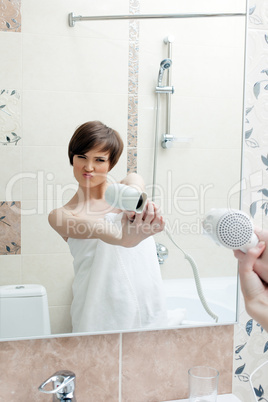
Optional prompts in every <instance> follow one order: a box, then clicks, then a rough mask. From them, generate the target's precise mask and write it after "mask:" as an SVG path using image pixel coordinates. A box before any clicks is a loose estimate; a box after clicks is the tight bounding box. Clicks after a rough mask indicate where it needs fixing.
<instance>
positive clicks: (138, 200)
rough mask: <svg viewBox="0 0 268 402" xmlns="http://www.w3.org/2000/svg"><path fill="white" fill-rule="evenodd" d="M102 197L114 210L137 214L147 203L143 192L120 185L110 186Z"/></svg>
mask: <svg viewBox="0 0 268 402" xmlns="http://www.w3.org/2000/svg"><path fill="white" fill-rule="evenodd" d="M104 196H105V200H106V201H107V202H108V204H110V205H112V206H113V207H114V208H119V209H122V210H126V211H135V212H136V213H138V214H140V213H142V211H143V209H144V207H145V205H146V201H147V194H146V193H145V192H141V191H139V190H137V189H136V188H135V187H131V186H126V185H125V184H121V183H114V184H110V185H109V187H108V188H107V190H106V191H105V195H104Z"/></svg>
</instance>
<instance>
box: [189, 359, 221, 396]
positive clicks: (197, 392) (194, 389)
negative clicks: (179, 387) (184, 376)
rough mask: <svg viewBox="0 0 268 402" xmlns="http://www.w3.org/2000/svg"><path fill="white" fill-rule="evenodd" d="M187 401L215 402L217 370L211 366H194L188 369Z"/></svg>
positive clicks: (217, 379)
mask: <svg viewBox="0 0 268 402" xmlns="http://www.w3.org/2000/svg"><path fill="white" fill-rule="evenodd" d="M188 381H189V402H216V401H217V391H218V381H219V372H218V371H217V370H216V369H215V368H212V367H206V366H196V367H192V368H190V370H189V371H188Z"/></svg>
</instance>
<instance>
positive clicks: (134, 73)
mask: <svg viewBox="0 0 268 402" xmlns="http://www.w3.org/2000/svg"><path fill="white" fill-rule="evenodd" d="M129 11H130V14H138V13H139V11H140V2H139V0H130V1H129ZM138 74H139V21H137V20H130V22H129V56H128V130H127V146H128V149H127V155H128V158H127V171H128V173H130V172H136V171H137V140H138V85H139V77H138Z"/></svg>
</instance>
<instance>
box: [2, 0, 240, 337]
mask: <svg viewBox="0 0 268 402" xmlns="http://www.w3.org/2000/svg"><path fill="white" fill-rule="evenodd" d="M188 3H189V2H188V1H187V2H185V4H180V7H182V10H180V11H187V12H191V11H195V10H197V9H198V7H199V6H198V3H197V2H196V1H192V2H191V3H190V4H188ZM186 4H187V5H186ZM243 4H244V1H243V0H237V1H235V2H231V1H229V2H225V4H224V7H223V6H222V4H221V2H220V1H218V2H211V1H208V0H206V1H204V2H203V4H202V11H208V12H213V11H215V12H217V11H226V10H228V11H243ZM1 5H2V9H1V10H2V11H1V13H2V18H1V27H0V29H1V31H0V50H1V54H2V55H5V57H3V61H2V63H1V71H0V82H1V88H0V122H1V133H0V145H1V147H0V158H1V165H2V175H1V179H0V217H3V216H5V218H4V219H3V220H2V221H1V222H0V224H1V226H0V231H1V232H0V233H1V241H0V273H1V275H0V285H7V284H14V283H41V284H42V285H43V286H45V287H46V289H47V293H48V302H49V311H50V319H51V328H52V332H53V333H62V332H70V331H71V324H70V314H69V310H70V303H71V300H72V293H71V283H72V279H73V268H72V257H71V256H70V253H69V249H68V246H67V244H65V243H64V242H63V241H62V239H61V238H60V237H59V236H58V235H57V234H56V233H55V232H54V231H53V230H51V228H50V226H49V225H48V222H47V215H48V213H49V212H50V211H51V210H52V209H53V208H55V207H58V206H60V205H62V203H64V202H65V201H66V200H68V199H70V197H71V195H72V194H73V193H74V191H75V189H76V182H75V180H74V179H73V175H72V169H71V167H70V166H69V163H68V159H67V146H68V141H69V139H70V137H71V135H72V133H73V131H74V130H75V128H76V127H77V126H78V125H79V124H81V123H83V122H84V121H88V120H91V119H92V120H95V119H99V120H101V121H104V122H105V123H106V124H108V125H110V126H111V127H115V128H116V129H117V130H118V131H119V132H120V133H121V135H122V136H123V139H124V142H125V144H126V147H125V150H124V154H123V157H122V158H121V160H120V162H119V164H118V165H117V166H116V167H115V168H114V169H113V171H112V172H111V177H112V178H115V179H121V178H122V177H123V176H124V175H125V174H126V173H127V172H131V171H138V173H140V174H142V175H143V176H144V178H145V181H146V183H147V185H148V186H147V187H148V188H147V189H148V191H149V193H150V185H151V183H152V166H153V144H154V132H155V131H154V130H155V100H156V96H155V93H154V87H155V84H156V80H157V75H158V69H159V63H160V61H161V60H162V59H163V58H165V57H167V46H166V45H165V44H164V42H163V39H164V37H165V36H166V35H169V34H172V35H173V36H174V38H175V40H174V44H173V67H172V73H171V75H172V84H173V85H174V86H175V93H174V95H172V114H171V131H172V133H174V135H175V136H178V137H186V138H189V139H192V141H190V142H189V143H178V144H175V146H174V149H169V150H163V149H162V148H161V147H160V146H159V149H158V153H159V156H158V160H159V163H158V171H157V180H158V182H157V184H158V190H157V192H156V201H157V203H159V204H160V205H161V207H162V211H163V213H164V216H165V219H166V224H167V226H168V227H169V229H170V230H171V231H172V232H173V235H174V238H175V240H177V241H179V244H180V245H181V246H182V247H183V248H184V249H185V250H186V251H188V252H189V253H190V254H191V255H192V256H193V258H194V259H195V260H196V261H198V262H199V270H200V274H201V275H202V276H211V275H212V272H213V276H214V275H218V276H223V275H227V276H228V275H234V273H235V272H236V262H235V261H234V259H233V257H232V255H231V254H230V253H229V252H228V250H227V251H226V250H225V249H224V248H222V249H219V248H218V247H216V246H215V245H214V244H212V243H210V242H209V241H208V239H206V238H204V236H200V231H201V224H200V223H201V219H200V214H202V213H204V212H205V211H207V210H209V209H210V208H211V207H212V206H214V207H216V206H223V205H225V204H226V198H227V197H228V192H229V190H230V189H231V188H232V187H233V185H234V184H236V183H237V182H238V180H239V174H240V152H241V149H240V145H241V144H240V140H241V139H240V133H241V120H242V104H241V102H240V101H239V100H241V98H242V90H243V74H242V71H243V51H244V46H243V35H244V28H243V26H244V19H243V18H242V19H241V18H228V19H227V18H219V19H215V18H210V19H201V20H198V19H193V20H191V19H189V20H180V21H179V23H178V21H177V20H156V21H148V20H147V21H131V22H129V21H120V22H118V21H105V22H103V21H101V22H97V21H95V22H91V23H88V22H80V23H77V24H76V25H75V27H74V28H70V27H69V26H68V23H67V16H68V13H69V12H72V11H73V12H74V13H75V14H79V13H81V14H82V15H90V14H94V15H103V14H128V13H138V12H141V13H150V12H152V13H154V12H155V13H157V12H165V13H166V12H169V13H172V12H173V13H174V12H177V11H178V10H177V2H176V1H173V0H169V1H168V2H165V7H164V8H163V4H161V2H159V4H158V2H155V1H152V2H148V1H146V2H143V1H138V0H131V1H129V4H128V2H126V1H124V0H117V1H114V2H113V4H111V3H110V2H105V3H104V2H99V3H96V4H94V8H92V6H90V5H89V4H88V2H85V1H83V0H79V1H78V2H76V3H75V9H74V4H73V2H71V1H64V2H60V3H57V5H55V2H53V1H52V0H48V1H46V2H38V1H32V0H22V2H21V4H20V1H14V2H12V3H11V2H9V1H4V0H2V1H1ZM52 9H53V13H52V12H51V10H52ZM20 10H21V13H20ZM21 15H22V17H21ZM211 32H213V33H214V35H211ZM197 33H198V34H197ZM107 66H108V68H107ZM228 69H231V71H232V74H228V73H227V74H226V71H230V70H228ZM239 72H240V74H239ZM219 77H220V79H219ZM162 101H163V98H162V100H161V102H162ZM226 104H228V105H229V106H230V105H231V107H230V108H229V109H228V110H231V114H228V118H227V117H226V114H225V113H224V112H225V111H226ZM223 111H224V112H223ZM228 113H229V112H228ZM178 116H179V118H178ZM192 116H194V118H192ZM161 129H162V130H163V131H164V127H163V124H161ZM215 133H217V134H216V135H215ZM201 134H202V135H201ZM178 160H180V166H182V167H183V168H180V171H178V169H177V161H178ZM227 160H228V163H226V161H227ZM214 166H217V169H214ZM222 172H227V173H226V174H224V175H223V174H222ZM233 172H235V174H234V175H233V174H232V173H233ZM238 196H239V193H238V192H237V193H236V195H235V196H234V197H233V199H232V201H233V204H232V206H234V207H235V206H237V205H238ZM175 199H176V204H175V203H174V200H175ZM156 240H157V241H159V242H161V243H163V244H165V245H166V246H167V247H168V249H169V258H168V260H166V262H165V264H164V265H163V266H162V267H161V271H162V276H163V278H173V277H178V276H179V277H192V272H191V269H190V268H189V265H188V262H187V261H186V260H185V259H184V256H183V254H182V253H180V252H179V251H178V250H177V249H175V246H174V245H173V243H171V242H170V240H169V239H168V238H167V236H165V235H163V234H161V235H159V236H157V237H156ZM208 254H209V255H210V258H209V260H208V259H207V255H208ZM219 260H221V261H225V264H223V266H222V268H221V269H220V267H219V266H218V261H219ZM215 264H217V267H218V268H217V270H215Z"/></svg>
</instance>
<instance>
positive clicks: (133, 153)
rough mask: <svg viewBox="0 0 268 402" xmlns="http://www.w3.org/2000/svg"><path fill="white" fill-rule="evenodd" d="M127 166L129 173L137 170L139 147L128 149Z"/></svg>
mask: <svg viewBox="0 0 268 402" xmlns="http://www.w3.org/2000/svg"><path fill="white" fill-rule="evenodd" d="M127 167H128V173H135V172H137V148H135V147H134V148H130V147H129V148H128V149H127Z"/></svg>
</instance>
